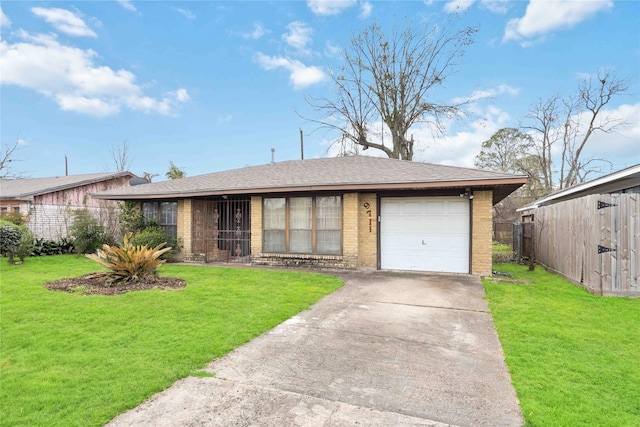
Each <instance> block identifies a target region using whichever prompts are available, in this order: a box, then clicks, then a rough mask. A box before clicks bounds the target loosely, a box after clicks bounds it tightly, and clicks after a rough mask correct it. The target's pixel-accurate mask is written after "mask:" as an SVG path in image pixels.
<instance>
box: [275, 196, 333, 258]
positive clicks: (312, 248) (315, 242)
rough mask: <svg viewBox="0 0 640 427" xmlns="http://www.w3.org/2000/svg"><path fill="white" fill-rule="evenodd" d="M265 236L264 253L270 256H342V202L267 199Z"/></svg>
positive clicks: (291, 198)
mask: <svg viewBox="0 0 640 427" xmlns="http://www.w3.org/2000/svg"><path fill="white" fill-rule="evenodd" d="M263 236H264V237H263V238H264V241H263V251H264V252H267V253H291V254H319V255H339V254H341V253H342V198H341V197H340V196H318V197H289V198H286V197H277V198H265V199H264V202H263Z"/></svg>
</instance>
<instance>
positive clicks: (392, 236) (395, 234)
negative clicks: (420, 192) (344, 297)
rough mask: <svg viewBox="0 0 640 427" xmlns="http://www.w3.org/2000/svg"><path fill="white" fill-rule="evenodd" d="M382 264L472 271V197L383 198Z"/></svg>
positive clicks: (405, 268) (421, 269) (402, 268)
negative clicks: (470, 246)
mask: <svg viewBox="0 0 640 427" xmlns="http://www.w3.org/2000/svg"><path fill="white" fill-rule="evenodd" d="M380 213H381V233H380V239H381V242H380V246H381V267H382V268H383V269H392V270H420V271H438V272H457V273H468V272H469V215H470V209H469V200H468V199H461V198H459V197H414V198H383V199H381V209H380Z"/></svg>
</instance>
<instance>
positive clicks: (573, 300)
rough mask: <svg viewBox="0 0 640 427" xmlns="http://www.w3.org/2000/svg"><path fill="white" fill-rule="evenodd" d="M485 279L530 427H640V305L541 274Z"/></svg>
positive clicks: (512, 269)
mask: <svg viewBox="0 0 640 427" xmlns="http://www.w3.org/2000/svg"><path fill="white" fill-rule="evenodd" d="M494 269H496V270H498V271H502V272H508V273H511V274H513V275H514V279H516V280H519V281H522V282H523V283H524V282H528V283H530V284H508V283H505V282H503V283H500V282H496V283H493V282H492V281H491V280H490V279H485V280H483V283H484V287H485V290H486V294H487V299H488V301H489V306H490V308H491V313H492V315H493V319H494V322H495V325H496V328H497V330H498V335H499V337H500V341H501V343H502V348H503V350H504V352H505V356H506V362H507V365H508V366H509V370H510V372H511V377H512V381H513V385H514V387H515V389H516V391H517V393H518V397H519V399H520V404H521V406H522V411H523V413H524V416H525V419H526V423H527V424H526V425H527V426H640V299H630V298H616V297H600V296H594V295H591V294H589V293H588V292H586V291H585V290H583V289H582V288H579V287H577V286H575V285H573V284H571V283H569V282H567V281H566V280H564V279H562V278H561V277H559V276H557V275H553V274H551V273H548V272H546V271H545V270H544V269H542V268H541V267H536V269H535V271H532V272H529V271H527V267H526V266H520V265H516V264H498V265H495V266H494Z"/></svg>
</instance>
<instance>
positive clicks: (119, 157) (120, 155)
mask: <svg viewBox="0 0 640 427" xmlns="http://www.w3.org/2000/svg"><path fill="white" fill-rule="evenodd" d="M109 153H110V154H111V159H112V160H113V164H114V166H115V167H116V172H125V171H128V170H129V167H130V166H131V159H130V157H129V141H128V140H126V139H125V140H123V141H122V143H121V144H120V145H115V144H114V145H112V146H111V148H109Z"/></svg>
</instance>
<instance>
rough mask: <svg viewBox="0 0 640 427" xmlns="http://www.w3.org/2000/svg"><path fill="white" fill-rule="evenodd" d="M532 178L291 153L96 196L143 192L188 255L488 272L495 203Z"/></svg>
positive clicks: (134, 196)
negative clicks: (272, 160)
mask: <svg viewBox="0 0 640 427" xmlns="http://www.w3.org/2000/svg"><path fill="white" fill-rule="evenodd" d="M526 180H527V179H526V177H524V176H516V175H511V174H505V173H500V172H489V171H482V170H477V169H468V168H461V167H453V166H444V165H435V164H428V163H418V162H409V161H403V160H396V159H388V158H375V157H365V156H349V157H335V158H320V159H312V160H293V161H284V162H278V163H271V164H266V165H261V166H252V167H244V168H240V169H234V170H228V171H223V172H216V173H211V174H207V175H200V176H194V177H187V178H182V179H176V180H170V181H164V182H157V183H148V184H143V185H138V186H132V187H129V188H122V189H117V190H112V191H106V192H100V193H97V194H93V195H92V197H94V198H96V199H100V200H104V199H110V200H131V201H138V202H140V204H141V209H142V211H143V212H144V214H145V216H147V217H154V218H157V219H158V223H159V224H160V225H162V226H164V227H165V228H168V227H173V228H174V229H175V235H176V236H177V237H178V239H179V241H180V243H181V245H182V257H183V259H184V260H189V261H200V262H211V261H234V260H235V261H237V262H244V263H251V264H254V265H276V266H313V267H331V268H372V269H385V270H418V271H433V272H453V273H467V274H468V273H472V274H475V275H490V274H491V237H492V206H493V205H494V204H496V203H498V202H499V201H500V200H502V199H503V198H505V197H506V196H507V195H509V194H510V193H511V192H513V191H514V190H516V189H517V188H518V187H520V186H521V185H523V184H524V183H525V182H526Z"/></svg>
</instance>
